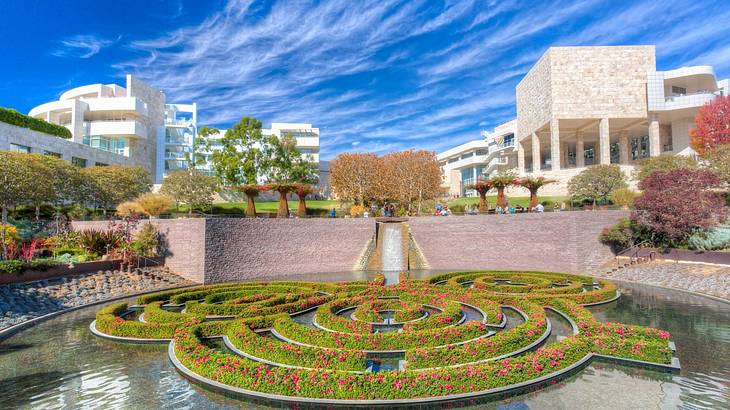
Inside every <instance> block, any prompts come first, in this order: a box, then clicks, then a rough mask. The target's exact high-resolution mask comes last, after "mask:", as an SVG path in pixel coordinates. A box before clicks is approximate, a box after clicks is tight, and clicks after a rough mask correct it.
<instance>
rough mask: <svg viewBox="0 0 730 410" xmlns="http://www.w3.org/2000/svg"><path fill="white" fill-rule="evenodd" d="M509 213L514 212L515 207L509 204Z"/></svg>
mask: <svg viewBox="0 0 730 410" xmlns="http://www.w3.org/2000/svg"><path fill="white" fill-rule="evenodd" d="M509 213H511V214H513V213H515V207H514V206H510V207H509Z"/></svg>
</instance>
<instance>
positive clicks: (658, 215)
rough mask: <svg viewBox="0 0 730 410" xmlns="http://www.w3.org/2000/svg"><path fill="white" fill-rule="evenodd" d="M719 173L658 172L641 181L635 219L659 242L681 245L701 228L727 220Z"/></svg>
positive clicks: (632, 217)
mask: <svg viewBox="0 0 730 410" xmlns="http://www.w3.org/2000/svg"><path fill="white" fill-rule="evenodd" d="M720 186H721V181H720V178H719V177H718V176H717V174H715V173H713V172H712V171H709V170H693V169H675V170H672V171H666V172H655V173H653V174H651V175H649V176H648V177H647V178H646V179H644V180H643V181H641V182H640V183H639V189H641V190H642V191H644V193H643V194H642V195H641V196H640V197H639V198H637V199H636V202H635V206H636V210H635V211H634V212H633V213H632V215H631V219H632V220H633V221H634V222H635V223H637V224H639V225H642V226H644V227H646V228H648V229H649V230H650V231H651V232H652V233H653V241H654V243H657V244H666V245H678V244H682V243H685V242H686V240H687V238H688V237H689V236H690V235H691V234H692V233H694V232H695V231H697V230H700V229H708V228H711V227H713V226H715V225H717V224H719V223H721V222H722V221H724V219H725V217H726V215H727V210H726V208H725V201H724V199H723V197H722V194H721V193H720V192H718V191H716V189H717V188H719V187H720Z"/></svg>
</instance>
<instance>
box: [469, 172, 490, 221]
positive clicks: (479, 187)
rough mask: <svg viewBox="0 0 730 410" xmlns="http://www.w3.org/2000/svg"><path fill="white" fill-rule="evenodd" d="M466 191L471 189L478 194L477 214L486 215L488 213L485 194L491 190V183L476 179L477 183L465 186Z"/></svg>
mask: <svg viewBox="0 0 730 410" xmlns="http://www.w3.org/2000/svg"><path fill="white" fill-rule="evenodd" d="M466 188H467V189H473V190H475V191H477V193H479V212H480V213H483V214H484V213H487V211H489V204H487V192H489V190H491V189H492V181H490V180H488V179H486V180H482V179H477V182H475V183H473V184H471V185H467V186H466Z"/></svg>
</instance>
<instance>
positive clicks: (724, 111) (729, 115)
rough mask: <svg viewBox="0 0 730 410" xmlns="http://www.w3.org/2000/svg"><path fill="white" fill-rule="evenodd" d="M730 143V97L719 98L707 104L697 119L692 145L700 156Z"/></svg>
mask: <svg viewBox="0 0 730 410" xmlns="http://www.w3.org/2000/svg"><path fill="white" fill-rule="evenodd" d="M728 143H730V96H728V95H726V96H721V97H717V98H715V99H714V100H712V101H710V102H709V103H707V104H705V105H704V106H703V107H702V108H700V110H699V111H698V112H697V116H696V117H695V129H693V130H691V131H690V144H691V145H692V148H694V150H695V151H697V152H698V153H699V154H700V155H704V153H705V152H706V151H708V150H712V149H714V148H715V147H717V146H718V145H721V144H728Z"/></svg>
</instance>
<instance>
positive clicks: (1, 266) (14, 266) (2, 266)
mask: <svg viewBox="0 0 730 410" xmlns="http://www.w3.org/2000/svg"><path fill="white" fill-rule="evenodd" d="M23 268H24V266H23V261H19V260H9V261H0V272H2V273H21V272H22V271H23Z"/></svg>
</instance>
